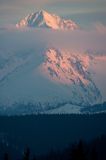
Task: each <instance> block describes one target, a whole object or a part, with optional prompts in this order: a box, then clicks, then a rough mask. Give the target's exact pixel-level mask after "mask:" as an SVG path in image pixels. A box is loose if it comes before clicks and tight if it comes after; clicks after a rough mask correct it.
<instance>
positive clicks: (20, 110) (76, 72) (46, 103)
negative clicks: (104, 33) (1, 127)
mask: <svg viewBox="0 0 106 160" xmlns="http://www.w3.org/2000/svg"><path fill="white" fill-rule="evenodd" d="M93 61H94V60H93V58H91V57H90V56H89V55H87V54H79V53H73V52H71V51H66V50H61V49H60V50H58V49H55V48H49V49H48V50H46V51H45V52H44V53H43V54H42V53H38V52H34V51H29V52H28V51H27V52H23V53H20V54H19V53H11V52H7V53H6V52H5V53H2V52H1V53H0V64H1V65H0V106H2V107H0V113H1V114H2V113H3V114H32V113H37V112H41V113H45V112H46V111H48V110H49V112H50V110H53V109H55V112H56V109H58V108H60V107H61V106H62V108H63V109H64V110H65V108H66V109H67V107H65V108H64V106H67V105H69V106H68V110H71V111H72V113H73V112H74V111H76V110H77V109H78V112H80V111H79V108H82V107H84V106H89V105H93V104H98V103H100V102H101V93H100V91H99V89H98V88H97V86H96V85H95V82H94V81H93V79H92V76H91V75H92V72H91V71H89V67H90V66H91V64H92V63H93ZM70 105H71V106H70ZM72 106H73V107H72ZM78 106H79V107H78ZM70 108H71V109H70ZM72 108H74V109H72ZM68 110H67V112H68ZM58 111H59V110H58ZM60 111H61V109H60ZM65 113H66V110H65Z"/></svg>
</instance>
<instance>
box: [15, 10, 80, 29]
mask: <svg viewBox="0 0 106 160" xmlns="http://www.w3.org/2000/svg"><path fill="white" fill-rule="evenodd" d="M16 27H17V28H22V27H33V28H37V27H41V28H51V29H62V30H68V29H69V30H74V29H77V28H78V26H77V25H76V23H75V22H73V21H72V20H65V19H62V18H60V17H59V16H56V15H54V14H50V13H48V12H46V11H44V10H41V11H39V12H35V13H32V14H29V15H28V16H27V17H25V18H24V19H22V20H20V22H19V23H17V24H16Z"/></svg>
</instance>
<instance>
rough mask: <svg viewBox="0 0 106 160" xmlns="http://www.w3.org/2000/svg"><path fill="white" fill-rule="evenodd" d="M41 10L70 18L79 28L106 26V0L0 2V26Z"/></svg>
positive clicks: (16, 0)
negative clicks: (95, 25)
mask: <svg viewBox="0 0 106 160" xmlns="http://www.w3.org/2000/svg"><path fill="white" fill-rule="evenodd" d="M41 9H43V10H46V11H48V12H51V13H55V14H57V15H60V16H62V17H66V18H71V19H73V20H74V21H75V22H77V23H78V24H80V25H81V26H86V27H87V26H90V25H93V24H95V23H103V24H106V0H0V25H5V24H6V25H7V24H15V23H17V21H19V20H20V19H21V18H23V17H25V16H26V15H27V14H29V13H31V12H36V11H38V10H41Z"/></svg>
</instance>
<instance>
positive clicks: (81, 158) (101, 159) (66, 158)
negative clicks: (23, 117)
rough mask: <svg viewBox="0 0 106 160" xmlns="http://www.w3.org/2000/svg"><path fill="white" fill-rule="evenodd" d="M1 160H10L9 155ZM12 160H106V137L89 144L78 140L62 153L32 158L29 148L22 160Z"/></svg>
mask: <svg viewBox="0 0 106 160" xmlns="http://www.w3.org/2000/svg"><path fill="white" fill-rule="evenodd" d="M3 160H12V159H11V155H10V154H9V153H8V152H6V153H4V155H3ZM14 160H106V135H102V136H101V137H99V138H96V139H94V140H92V141H90V142H85V141H83V140H80V141H79V142H78V143H74V144H72V145H70V146H68V147H67V148H66V149H64V150H63V151H51V152H50V153H49V154H47V155H45V156H32V153H31V150H30V148H26V149H25V151H24V152H23V155H22V158H21V159H20V158H18V157H17V158H16V159H14Z"/></svg>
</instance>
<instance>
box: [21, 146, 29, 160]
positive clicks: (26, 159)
mask: <svg viewBox="0 0 106 160" xmlns="http://www.w3.org/2000/svg"><path fill="white" fill-rule="evenodd" d="M29 159H30V149H29V148H27V149H26V150H25V151H24V155H23V160H29Z"/></svg>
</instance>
